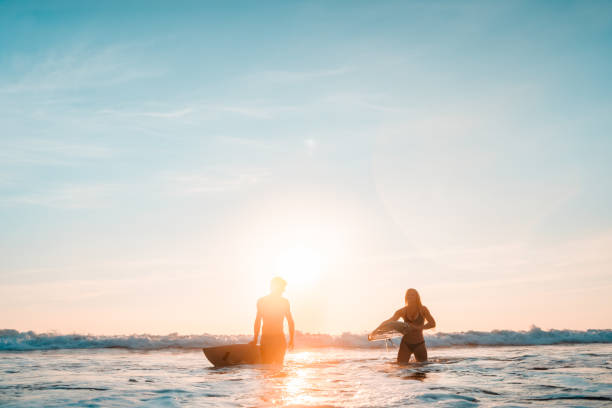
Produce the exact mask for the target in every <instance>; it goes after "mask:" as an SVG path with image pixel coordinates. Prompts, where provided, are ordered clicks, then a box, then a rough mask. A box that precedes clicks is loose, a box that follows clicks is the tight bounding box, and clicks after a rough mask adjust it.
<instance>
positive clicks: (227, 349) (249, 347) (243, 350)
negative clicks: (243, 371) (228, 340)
mask: <svg viewBox="0 0 612 408" xmlns="http://www.w3.org/2000/svg"><path fill="white" fill-rule="evenodd" d="M202 351H203V352H204V355H205V356H206V358H207V359H208V361H210V362H211V363H212V364H213V365H214V366H215V367H225V366H230V365H237V364H259V363H260V362H261V354H260V352H259V346H255V345H253V344H230V345H228V346H217V347H206V348H203V349H202Z"/></svg>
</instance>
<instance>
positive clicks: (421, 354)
mask: <svg viewBox="0 0 612 408" xmlns="http://www.w3.org/2000/svg"><path fill="white" fill-rule="evenodd" d="M412 351H413V352H414V358H416V361H418V362H419V363H422V362H424V361H427V347H425V342H423V343H421V344H419V345H418V346H416V347H414V349H413V350H412Z"/></svg>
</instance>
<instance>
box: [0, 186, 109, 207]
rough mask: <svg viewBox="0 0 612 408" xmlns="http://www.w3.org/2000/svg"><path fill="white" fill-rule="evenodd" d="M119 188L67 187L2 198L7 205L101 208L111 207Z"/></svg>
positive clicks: (0, 199) (1, 200) (2, 201)
mask: <svg viewBox="0 0 612 408" xmlns="http://www.w3.org/2000/svg"><path fill="white" fill-rule="evenodd" d="M116 191H117V186H115V185H111V184H92V185H65V186H60V187H55V188H47V189H41V190H38V191H34V192H30V193H23V194H18V195H13V196H7V197H3V198H0V203H3V204H5V205H24V204H25V205H37V206H44V207H51V208H62V209H86V208H101V207H105V206H107V205H109V203H110V200H111V197H112V195H113V193H115V192H116Z"/></svg>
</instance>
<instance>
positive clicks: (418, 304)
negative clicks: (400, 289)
mask: <svg viewBox="0 0 612 408" xmlns="http://www.w3.org/2000/svg"><path fill="white" fill-rule="evenodd" d="M412 294H414V295H415V296H414V299H415V300H414V303H416V304H415V305H412V304H410V305H409V304H408V295H412ZM404 301H405V302H406V306H408V307H409V308H410V309H412V310H415V309H416V310H418V311H419V312H421V311H422V310H423V304H422V303H421V295H419V292H417V290H416V289H413V288H410V289H408V290H407V291H406V295H405V296H404ZM413 308H414V309H413Z"/></svg>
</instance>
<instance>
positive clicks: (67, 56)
mask: <svg viewBox="0 0 612 408" xmlns="http://www.w3.org/2000/svg"><path fill="white" fill-rule="evenodd" d="M133 49H134V46H129V45H113V46H108V47H106V48H102V49H97V50H95V51H94V50H92V49H90V48H88V47H79V48H74V49H71V50H69V51H61V52H55V53H48V54H47V55H45V56H44V57H43V58H42V60H34V61H32V62H31V63H32V64H33V65H32V68H31V69H29V70H28V71H26V72H25V73H24V74H23V75H21V76H20V77H18V78H17V79H13V80H11V81H10V82H8V83H6V82H5V83H4V84H0V93H19V92H45V91H57V90H70V89H89V88H97V87H102V86H109V85H115V84H121V83H125V82H128V81H132V80H136V79H143V78H151V77H156V76H159V75H161V74H162V71H161V70H160V69H159V68H151V67H145V66H143V65H142V64H141V63H139V62H138V61H137V59H136V58H135V56H134V55H133Z"/></svg>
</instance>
